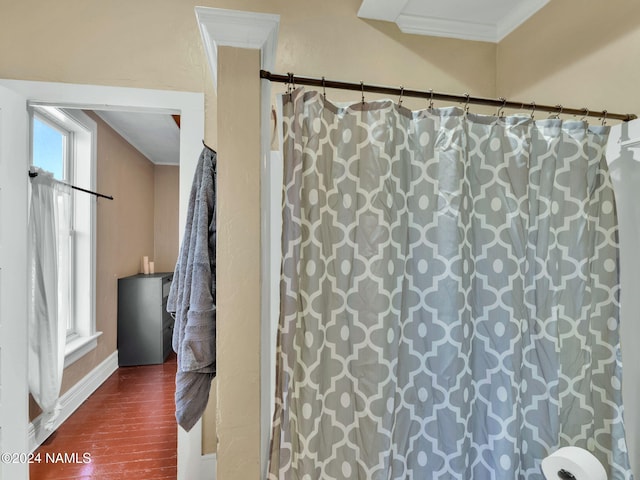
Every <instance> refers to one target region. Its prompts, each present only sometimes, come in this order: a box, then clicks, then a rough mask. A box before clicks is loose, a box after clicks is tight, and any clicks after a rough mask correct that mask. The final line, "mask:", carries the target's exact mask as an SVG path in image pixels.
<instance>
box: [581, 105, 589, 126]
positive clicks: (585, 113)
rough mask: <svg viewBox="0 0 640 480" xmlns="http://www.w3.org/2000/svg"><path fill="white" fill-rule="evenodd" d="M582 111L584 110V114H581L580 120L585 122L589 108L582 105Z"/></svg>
mask: <svg viewBox="0 0 640 480" xmlns="http://www.w3.org/2000/svg"><path fill="white" fill-rule="evenodd" d="M582 111H583V112H584V115H583V116H582V121H583V122H586V121H587V117H588V116H589V109H588V108H587V107H584V108H583V109H582Z"/></svg>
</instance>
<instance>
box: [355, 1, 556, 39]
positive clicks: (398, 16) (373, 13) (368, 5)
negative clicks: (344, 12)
mask: <svg viewBox="0 0 640 480" xmlns="http://www.w3.org/2000/svg"><path fill="white" fill-rule="evenodd" d="M441 1H446V0H441ZM468 1H469V2H475V1H477V0H468ZM438 3H439V2H436V1H431V2H430V3H429V5H431V4H433V7H438ZM460 3H462V5H464V4H465V2H460ZM547 3H549V0H526V1H518V2H512V4H511V5H510V6H509V9H508V11H505V9H504V7H500V8H497V7H496V6H490V7H489V12H488V13H490V15H487V16H486V18H485V19H484V21H482V22H478V21H475V19H474V18H471V16H470V15H469V14H466V13H465V11H464V8H461V9H460V10H458V11H456V12H457V13H456V14H455V15H451V16H450V15H449V14H447V13H444V12H445V11H448V12H450V11H451V9H448V10H442V9H441V8H434V9H433V11H431V10H429V9H425V8H422V9H421V10H420V11H422V12H424V13H423V14H416V11H415V10H414V8H415V5H413V4H412V5H413V7H412V6H411V5H410V6H409V9H410V11H411V10H413V13H403V11H406V10H405V9H406V7H407V5H409V1H408V0H363V1H362V4H361V5H360V9H359V10H358V17H360V18H368V19H374V20H386V21H389V22H395V23H396V24H397V25H398V27H399V28H400V30H401V31H402V32H403V33H411V34H416V35H429V36H436V37H448V38H458V39H462V40H474V41H482V42H491V43H498V42H500V41H501V40H502V39H503V38H505V37H506V36H507V35H509V34H510V33H511V32H513V31H514V30H515V29H516V28H518V27H519V26H520V25H522V24H523V23H524V22H525V21H526V20H527V19H529V18H530V17H531V16H532V15H533V14H535V13H536V12H537V11H538V10H540V9H541V8H542V7H544V6H545V5H546V4H547ZM440 11H442V13H439V12H440ZM427 12H428V13H427ZM430 14H432V15H433V16H429V15H430Z"/></svg>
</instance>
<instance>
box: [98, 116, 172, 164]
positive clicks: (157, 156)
mask: <svg viewBox="0 0 640 480" xmlns="http://www.w3.org/2000/svg"><path fill="white" fill-rule="evenodd" d="M96 114H97V115H98V116H99V117H100V118H102V119H103V120H104V121H105V122H107V124H109V126H110V127H111V128H113V129H114V130H115V131H116V132H118V134H119V135H120V136H121V137H122V138H124V139H125V140H126V141H127V142H129V143H130V144H131V145H133V147H135V148H136V149H137V150H138V151H139V152H140V153H142V155H144V156H145V157H147V158H148V159H149V160H150V161H152V162H153V163H155V164H156V165H179V163H180V129H179V128H178V126H177V125H176V122H175V121H174V120H173V117H172V116H171V115H168V114H158V113H139V112H120V111H111V110H102V111H96Z"/></svg>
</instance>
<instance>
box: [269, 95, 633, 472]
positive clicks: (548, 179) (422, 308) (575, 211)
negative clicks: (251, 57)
mask: <svg viewBox="0 0 640 480" xmlns="http://www.w3.org/2000/svg"><path fill="white" fill-rule="evenodd" d="M283 116H284V119H283V124H284V140H283V149H284V151H283V158H284V164H285V167H284V168H285V172H284V191H283V215H284V218H283V220H284V227H283V229H284V230H283V245H282V252H283V259H282V279H281V317H280V325H279V333H278V351H277V373H276V381H277V385H276V407H275V414H274V422H273V437H272V445H271V452H270V467H269V478H271V479H295V480H316V479H385V480H386V479H398V480H400V479H402V480H405V479H428V480H431V479H474V480H484V479H504V480H514V479H528V480H529V479H542V478H543V477H542V473H541V470H540V462H541V460H542V459H543V458H544V457H545V456H547V455H548V454H550V453H551V452H553V451H554V450H556V449H557V448H559V447H561V446H565V445H575V446H579V447H583V448H586V449H588V450H589V451H591V452H592V453H593V454H594V455H596V456H597V457H598V459H599V460H600V461H601V462H602V463H603V464H604V465H605V468H606V470H607V473H608V475H609V478H610V479H630V478H631V477H632V474H631V473H630V470H629V462H628V457H627V453H626V443H625V438H624V428H623V423H622V402H621V363H620V349H619V339H618V323H619V303H618V300H619V295H620V291H619V283H618V245H617V224H616V213H615V208H616V207H615V200H614V195H613V191H612V188H611V183H610V179H609V174H608V171H607V166H606V162H605V159H604V151H605V144H606V140H607V133H608V130H607V127H599V126H598V127H593V126H587V124H586V123H584V122H581V121H562V120H559V119H545V120H538V121H533V120H532V119H531V118H529V116H508V117H504V118H496V117H493V116H483V115H475V114H467V115H465V114H464V112H463V111H462V110H461V109H459V108H455V107H452V108H443V109H434V110H422V111H409V110H407V109H406V108H403V107H399V106H398V105H397V104H395V103H393V102H391V101H376V102H371V103H354V104H352V105H349V106H344V107H339V106H335V105H332V104H331V103H329V102H327V101H325V100H324V99H323V96H322V95H320V94H318V93H317V92H305V91H304V90H303V89H297V90H295V91H294V92H293V94H291V95H288V94H287V95H284V96H283Z"/></svg>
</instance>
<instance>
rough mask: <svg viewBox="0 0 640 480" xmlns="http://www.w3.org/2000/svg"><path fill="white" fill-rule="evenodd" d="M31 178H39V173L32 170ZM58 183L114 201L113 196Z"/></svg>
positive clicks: (30, 172)
mask: <svg viewBox="0 0 640 480" xmlns="http://www.w3.org/2000/svg"><path fill="white" fill-rule="evenodd" d="M29 176H30V177H32V178H33V177H37V176H38V172H32V171H31V170H29ZM56 182H58V183H62V184H63V185H66V186H67V187H71V188H73V189H74V190H79V191H81V192H85V193H90V194H91V195H95V196H96V197H102V198H106V199H107V200H113V197H112V196H111V195H104V194H102V193H98V192H92V191H91V190H86V189H84V188H81V187H76V186H75V185H70V184H68V183H65V182H61V181H60V180H56Z"/></svg>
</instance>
